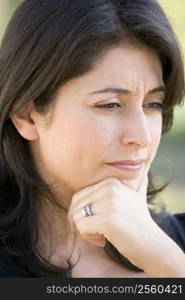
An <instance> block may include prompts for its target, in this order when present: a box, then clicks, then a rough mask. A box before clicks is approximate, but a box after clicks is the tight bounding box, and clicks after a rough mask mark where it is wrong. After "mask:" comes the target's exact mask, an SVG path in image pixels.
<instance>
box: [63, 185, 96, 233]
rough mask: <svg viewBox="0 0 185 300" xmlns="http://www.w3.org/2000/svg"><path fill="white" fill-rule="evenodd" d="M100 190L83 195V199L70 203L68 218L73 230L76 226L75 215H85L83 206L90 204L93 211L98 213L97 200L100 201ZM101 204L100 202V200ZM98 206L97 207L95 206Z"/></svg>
mask: <svg viewBox="0 0 185 300" xmlns="http://www.w3.org/2000/svg"><path fill="white" fill-rule="evenodd" d="M97 197H98V192H97V191H96V192H93V193H90V194H89V196H84V197H82V199H78V202H76V203H73V204H71V205H70V208H69V211H68V220H69V224H70V226H71V229H72V230H73V228H74V221H73V219H74V216H75V215H76V214H78V215H79V214H81V216H83V211H82V210H83V207H84V206H85V205H87V204H90V206H91V211H92V213H93V214H97V213H98V211H99V210H98V209H97V205H95V203H96V202H98V199H97ZM99 204H100V202H99ZM95 206H96V208H95Z"/></svg>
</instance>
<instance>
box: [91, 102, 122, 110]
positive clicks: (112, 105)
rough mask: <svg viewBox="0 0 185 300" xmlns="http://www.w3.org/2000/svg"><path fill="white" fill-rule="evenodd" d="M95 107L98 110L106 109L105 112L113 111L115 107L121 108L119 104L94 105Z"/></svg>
mask: <svg viewBox="0 0 185 300" xmlns="http://www.w3.org/2000/svg"><path fill="white" fill-rule="evenodd" d="M95 107H97V108H100V109H107V110H114V108H116V107H121V106H120V105H119V103H115V102H114V103H107V104H101V105H96V106H95Z"/></svg>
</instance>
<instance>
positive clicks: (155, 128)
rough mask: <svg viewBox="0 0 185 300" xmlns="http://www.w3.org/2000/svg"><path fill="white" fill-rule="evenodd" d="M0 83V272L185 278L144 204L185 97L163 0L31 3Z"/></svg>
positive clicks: (174, 248) (5, 48)
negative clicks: (164, 141)
mask: <svg viewBox="0 0 185 300" xmlns="http://www.w3.org/2000/svg"><path fill="white" fill-rule="evenodd" d="M0 77H1V79H0V100H1V111H0V139H1V154H0V155H1V156H0V157H1V202H0V203H1V209H0V211H1V221H0V224H1V226H0V228H1V229H0V237H1V276H5V277H6V276H7V277H8V276H10V277H16V276H19V277H24V276H28V277H42V276H57V275H58V276H64V277H66V276H67V277H146V276H150V277H152V276H156V277H165V276H166V277H167V276H169V277H171V276H172V277H174V276H184V274H185V272H184V268H182V261H183V260H184V254H183V251H182V250H181V249H180V247H178V245H177V243H175V242H174V241H173V240H172V239H170V237H169V236H168V235H167V234H166V233H164V231H163V230H162V229H161V228H160V226H158V225H157V224H156V222H154V221H153V219H152V217H151V214H150V213H149V210H148V206H147V198H148V199H149V198H150V196H151V195H153V194H155V193H156V192H157V191H156V190H155V189H154V188H153V185H152V181H151V175H150V166H151V163H152V161H153V159H154V157H155V155H156V152H157V148H158V145H159V142H160V138H161V132H162V133H165V132H166V131H167V130H169V129H170V127H171V125H172V116H173V108H174V106H175V105H176V104H180V103H181V101H182V97H183V95H184V74H183V65H182V58H181V55H180V51H179V48H178V44H177V42H176V39H175V37H174V34H173V31H172V29H171V27H170V25H169V23H168V20H167V18H166V17H165V15H164V13H163V11H162V10H161V8H160V6H159V5H158V4H157V2H156V1H154V0H148V1H145V0H133V1H130V0H129V1H126V0H124V1H123V0H117V1H114V0H89V1H86V0H76V1H73V0H53V1H49V0H39V1H38V0H29V1H28V0H27V1H24V2H23V3H22V4H21V5H20V7H19V8H18V10H17V11H16V13H15V14H14V16H13V18H12V19H11V21H10V24H9V26H8V28H7V31H6V33H5V36H4V39H3V42H2V47H1V51H0ZM174 86H175V88H174ZM147 194H148V197H147ZM164 219H165V218H164ZM176 235H178V232H177V234H176ZM156 243H157V244H159V245H161V247H160V249H156ZM167 257H170V262H172V265H171V264H169V260H168V259H167ZM3 259H6V262H5V263H3ZM156 266H157V268H156Z"/></svg>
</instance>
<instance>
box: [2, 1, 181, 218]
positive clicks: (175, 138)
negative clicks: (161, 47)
mask: <svg viewBox="0 0 185 300" xmlns="http://www.w3.org/2000/svg"><path fill="white" fill-rule="evenodd" d="M146 1H147V0H146ZM19 3H21V0H0V39H1V37H2V35H3V33H4V30H5V28H6V25H7V23H8V20H9V18H10V17H11V15H12V13H13V11H14V10H15V8H16V6H17V5H18V4H19ZM159 3H160V4H161V6H162V7H163V9H164V10H165V12H166V14H167V16H168V18H169V20H170V22H171V24H172V26H173V28H174V30H175V32H176V34H177V37H178V39H179V41H180V44H181V48H182V50H183V53H184V54H185V0H159ZM153 168H154V171H155V173H156V174H158V175H157V184H159V185H160V184H161V183H165V182H166V180H168V179H169V178H170V180H171V181H170V184H169V186H168V187H167V188H166V189H165V190H164V191H163V192H162V193H160V194H159V196H158V200H159V202H160V203H161V204H163V205H165V207H166V209H167V210H168V211H170V212H182V211H185V107H183V108H176V110H175V119H174V124H173V127H172V130H171V131H170V133H168V134H167V135H165V136H163V137H162V139H161V144H160V147H159V150H158V154H157V157H156V159H155V162H154V163H153Z"/></svg>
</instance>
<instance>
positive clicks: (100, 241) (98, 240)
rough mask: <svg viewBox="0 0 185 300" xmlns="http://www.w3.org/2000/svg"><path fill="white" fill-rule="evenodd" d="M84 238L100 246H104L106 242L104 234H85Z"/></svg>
mask: <svg viewBox="0 0 185 300" xmlns="http://www.w3.org/2000/svg"><path fill="white" fill-rule="evenodd" d="M83 238H85V240H86V241H88V242H89V243H91V244H94V245H96V246H98V247H101V248H104V247H105V244H106V239H105V238H104V236H103V235H102V234H84V235H83Z"/></svg>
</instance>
